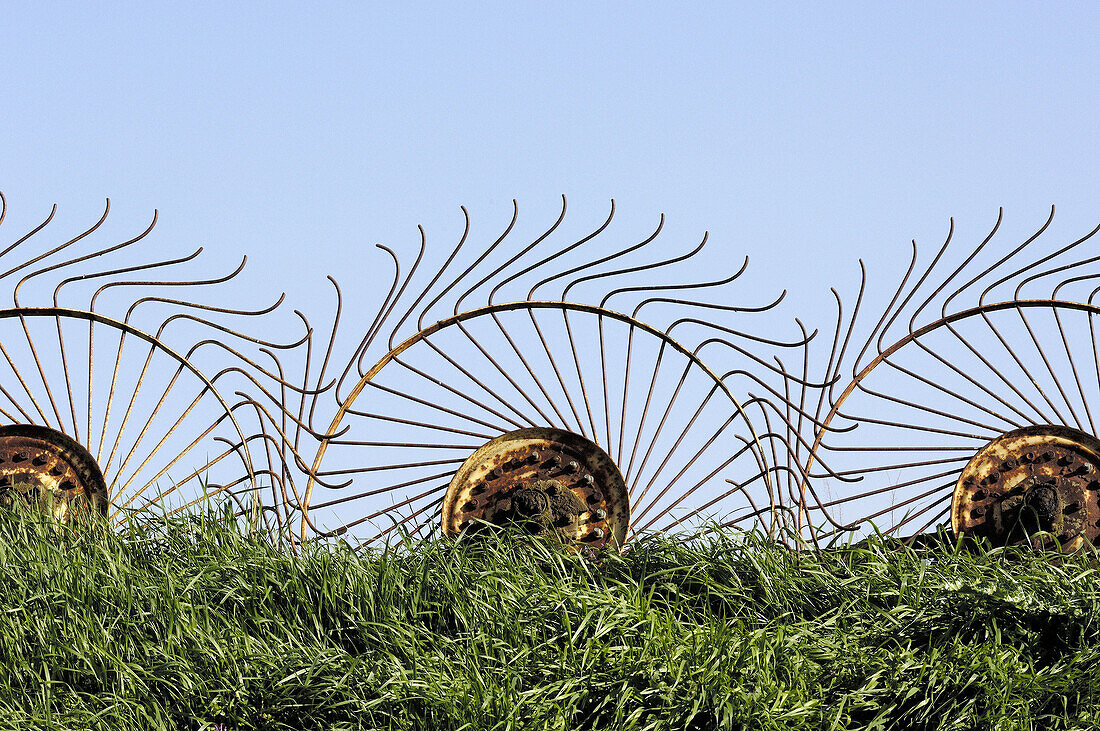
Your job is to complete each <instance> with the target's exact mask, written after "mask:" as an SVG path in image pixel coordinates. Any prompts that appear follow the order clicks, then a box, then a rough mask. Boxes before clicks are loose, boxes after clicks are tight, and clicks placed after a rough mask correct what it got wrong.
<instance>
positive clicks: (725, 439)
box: [284, 197, 812, 546]
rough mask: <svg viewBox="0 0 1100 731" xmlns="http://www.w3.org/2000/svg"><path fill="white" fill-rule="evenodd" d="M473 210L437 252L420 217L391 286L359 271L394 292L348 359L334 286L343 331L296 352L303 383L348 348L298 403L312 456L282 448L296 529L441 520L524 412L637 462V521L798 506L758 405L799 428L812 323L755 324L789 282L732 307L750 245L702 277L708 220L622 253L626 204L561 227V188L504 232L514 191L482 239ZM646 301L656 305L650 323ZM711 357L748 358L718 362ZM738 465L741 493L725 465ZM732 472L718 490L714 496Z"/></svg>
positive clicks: (742, 518) (740, 519)
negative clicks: (788, 328) (314, 436)
mask: <svg viewBox="0 0 1100 731" xmlns="http://www.w3.org/2000/svg"><path fill="white" fill-rule="evenodd" d="M462 214H463V232H462V234H461V236H460V238H459V240H458V242H457V244H454V245H453V246H451V247H448V248H445V249H442V250H438V251H437V250H436V249H435V248H434V247H431V246H429V244H428V238H427V233H426V232H425V231H424V230H423V229H421V230H420V242H419V246H418V247H417V249H416V254H415V260H414V261H413V263H412V264H411V266H409V267H408V268H407V269H406V268H404V267H402V265H401V264H400V257H399V256H398V255H397V254H396V253H394V251H393V250H392V249H389V248H385V247H380V248H383V250H384V251H385V253H386V254H387V255H388V256H389V257H390V258H391V259H392V262H393V275H392V277H390V278H387V279H386V281H387V282H388V286H387V287H385V288H384V289H383V290H379V289H378V282H377V281H371V279H372V278H371V277H370V275H369V272H366V273H365V275H364V280H363V281H361V282H356V288H357V290H367V291H379V300H378V303H377V305H376V310H375V312H374V314H373V315H371V316H369V317H367V318H366V320H368V321H369V325H367V326H366V327H365V328H364V329H363V330H361V331H360V333H361V334H360V335H359V336H356V337H354V338H352V340H353V341H354V342H357V343H358V344H357V346H356V347H355V348H354V349H353V350H352V351H351V353H350V354H349V355H346V356H337V355H335V351H337V350H339V349H340V346H341V344H342V343H344V342H345V340H344V339H343V338H341V337H340V336H338V335H337V332H336V331H337V328H338V326H339V322H340V320H341V313H342V307H343V299H342V297H341V296H340V295H339V292H340V289H339V287H337V288H336V291H337V295H338V296H337V301H336V305H335V309H334V311H333V314H332V316H331V322H332V325H331V327H330V328H328V333H327V342H328V345H327V347H326V349H325V350H324V351H317V352H312V351H311V353H310V357H309V359H308V360H307V361H306V362H304V363H301V364H299V368H300V370H301V372H302V373H303V374H304V375H303V377H302V379H301V381H300V382H301V383H302V384H303V387H304V384H306V383H309V382H310V378H311V377H310V376H309V374H311V373H318V374H324V373H327V372H328V370H329V368H330V366H331V365H332V364H333V363H334V362H336V363H340V364H341V365H340V366H338V367H337V368H336V369H335V370H338V371H339V375H338V376H336V377H335V386H334V388H333V389H332V390H331V391H330V392H326V393H324V394H321V393H318V394H316V395H315V396H313V397H305V401H308V403H304V402H303V403H302V404H301V405H300V409H299V410H300V412H301V413H306V414H308V419H307V421H308V426H309V429H310V430H312V431H314V432H316V433H320V434H321V437H320V438H319V439H318V441H317V444H316V451H315V455H314V456H313V458H312V459H311V460H306V461H308V462H309V467H308V469H307V468H305V467H304V466H303V464H302V463H303V460H302V459H301V457H300V455H301V454H303V453H304V451H305V448H304V445H303V444H299V443H298V442H297V441H295V443H294V444H293V447H294V450H295V455H296V456H295V457H294V458H291V459H288V460H287V464H288V465H289V464H293V465H294V467H295V468H296V470H297V471H298V472H299V473H300V474H299V475H298V476H297V477H295V478H294V479H292V480H290V482H295V483H296V484H301V483H302V482H304V483H305V488H304V490H301V491H300V492H296V493H295V501H296V503H295V504H296V505H298V506H300V508H301V511H300V514H299V515H298V516H297V518H296V519H297V520H298V527H297V531H298V537H299V539H300V540H303V541H304V540H308V539H310V538H311V537H325V536H341V537H343V538H344V539H345V540H347V541H349V542H350V543H352V544H353V545H357V546H362V545H373V544H376V543H379V542H384V541H386V540H391V539H393V538H396V537H397V536H400V535H413V536H432V535H437V534H438V532H439V525H438V524H439V520H440V512H439V510H440V505H441V502H442V497H443V495H444V493H445V491H446V490H447V487H448V484H449V483H450V481H451V478H452V477H453V476H454V474H455V472H456V471H457V470H458V468H459V467H460V466H461V465H462V463H463V462H464V460H465V459H466V458H467V457H468V456H469V455H471V454H472V453H473V452H474V451H475V450H477V449H478V448H479V447H481V446H482V445H483V444H485V443H486V442H487V441H488V440H490V439H493V438H495V437H497V436H500V435H502V434H506V433H508V432H510V431H513V430H517V429H521V428H527V427H552V428H556V429H562V430H566V431H570V432H573V433H575V434H578V435H581V436H583V437H585V438H586V439H588V440H591V441H592V442H593V443H595V444H596V445H598V446H599V447H600V448H601V449H602V450H604V451H606V452H607V453H608V455H610V456H611V457H612V459H613V460H614V461H615V462H616V464H617V465H618V468H619V470H620V472H621V473H622V475H623V477H624V478H625V481H626V485H627V488H628V490H629V493H630V496H631V497H630V499H631V510H632V514H633V530H634V531H635V532H640V531H643V530H645V531H649V530H678V529H679V528H680V527H683V526H687V525H696V524H701V523H703V522H704V521H706V520H721V521H722V522H725V523H729V524H733V525H742V526H749V525H755V524H757V523H758V522H760V521H764V522H766V523H767V526H768V529H770V530H772V531H778V530H779V529H780V527H781V525H782V524H784V523H785V522H787V521H788V520H789V519H790V518H791V516H792V515H793V513H794V511H792V510H789V509H788V508H789V506H788V505H787V504H784V505H783V506H781V507H782V508H783V509H779V508H778V507H775V506H776V505H777V503H776V497H775V489H774V485H773V484H772V483H773V482H774V465H773V460H774V454H773V453H771V452H770V451H769V449H768V448H767V447H766V442H767V441H768V439H769V437H768V435H767V434H766V433H764V432H762V431H761V430H760V429H759V428H758V427H756V426H754V423H755V421H756V420H757V417H755V416H753V415H752V412H754V411H756V410H759V409H760V408H761V404H767V406H766V407H764V408H765V410H767V411H768V412H769V413H771V414H778V417H775V416H772V417H771V418H778V419H779V421H780V422H781V423H783V424H784V426H783V429H784V430H785V433H790V432H792V431H793V430H794V427H793V426H792V425H790V424H787V423H786V416H785V411H786V409H785V408H784V407H782V406H779V405H777V403H778V401H777V400H776V398H775V397H776V395H781V394H782V393H783V386H782V385H781V384H782V383H783V382H784V381H785V380H786V379H788V378H789V377H790V376H789V374H787V373H786V372H785V371H783V370H782V368H781V367H778V366H776V365H774V364H773V362H772V360H771V358H772V356H774V355H775V354H777V353H781V352H785V351H790V350H792V349H793V350H799V349H802V348H804V347H805V344H806V342H807V341H808V340H809V339H810V338H811V337H812V334H807V333H803V334H802V335H801V336H796V337H793V338H792V339H790V340H789V341H787V340H782V339H776V338H765V337H762V336H760V335H757V334H753V333H752V332H751V329H752V328H753V326H754V322H756V323H759V322H760V321H761V320H762V313H766V312H769V311H771V310H772V309H774V308H775V307H776V306H777V305H778V303H779V302H780V301H781V300H782V296H779V297H777V298H773V299H772V300H771V301H768V302H765V303H754V304H752V305H750V306H736V305H731V304H728V303H727V302H728V300H729V296H730V292H731V289H730V287H731V285H733V283H734V281H735V280H736V279H738V278H739V277H740V276H741V275H742V274H743V273H744V272H745V267H746V265H747V259H746V260H745V263H744V264H741V265H740V267H739V268H738V269H737V270H736V271H734V272H731V273H730V274H729V275H728V276H718V277H713V278H711V279H708V280H703V281H699V280H698V279H695V278H694V277H693V273H696V272H698V271H701V270H707V271H711V270H712V269H714V268H715V267H714V262H708V264H706V265H703V264H701V263H697V262H700V261H701V259H700V258H699V257H702V256H703V255H704V253H705V249H706V246H707V244H708V238H707V237H706V236H704V237H703V238H702V240H701V241H697V242H696V243H695V244H691V245H689V246H686V247H683V248H680V247H675V248H677V249H678V252H676V253H672V254H669V253H667V252H668V246H669V244H661V247H660V250H661V253H660V254H659V255H657V256H654V255H652V254H649V253H648V252H650V251H651V250H652V251H657V250H658V243H657V242H658V241H659V237H660V236H661V233H662V229H663V225H664V219H663V217H662V218H661V220H660V221H659V222H658V224H657V226H656V227H655V229H654V230H653V231H652V232H651V233H650V234H649V235H648V236H645V237H642V238H640V239H637V240H635V241H634V242H629V243H627V244H626V245H622V246H618V247H617V248H612V249H611V250H610V251H609V250H608V248H607V244H606V242H605V239H606V238H607V236H608V235H609V234H606V233H605V232H608V231H609V230H610V228H611V224H612V221H613V219H614V215H615V212H614V203H612V206H611V210H610V212H609V214H608V216H607V217H606V219H604V220H603V221H602V222H601V223H599V224H598V225H597V226H595V228H593V229H592V230H591V231H590V232H589V233H587V234H585V235H582V236H580V237H578V238H575V239H572V240H566V241H560V240H558V239H557V238H556V232H557V231H558V230H559V228H560V226H561V224H562V222H563V220H564V219H565V214H566V203H565V199H564V197H563V199H562V207H561V212H560V214H559V215H558V216H557V218H556V220H555V221H554V222H553V223H552V224H551V225H550V226H549V227H548V228H546V229H545V230H544V232H543V233H541V234H540V235H538V236H536V237H535V238H534V239H533V240H531V241H530V242H527V243H525V244H521V245H515V244H512V243H511V241H510V238H509V237H510V236H511V235H512V232H513V229H514V228H515V226H516V223H517V220H518V207H515V206H514V208H513V215H512V217H511V220H510V221H508V223H507V225H506V226H505V227H504V228H503V229H502V230H501V231H500V232H499V233H496V234H493V235H490V236H489V237H487V243H486V244H484V245H480V246H478V245H476V244H475V242H476V241H477V239H478V237H479V234H478V233H476V232H475V231H474V229H473V226H472V224H471V221H470V217H469V215H468V213H467V212H466V210H465V209H462ZM590 251H591V252H593V253H588V252H590ZM431 262H439V263H438V264H435V265H433V264H431ZM739 263H740V262H739ZM374 271H377V270H376V269H375V270H374ZM685 277H690V278H689V279H687V280H685V279H684V278H685ZM373 279H375V280H377V279H378V277H377V275H375V276H374V277H373ZM662 291H664V292H669V293H671V292H674V291H675V292H677V293H682V295H681V296H676V297H674V296H659V294H660V293H661V292H662ZM508 292H515V293H517V294H519V293H523V292H526V295H525V296H524V295H522V294H520V295H519V296H518V298H513V299H509V296H508V295H507V294H506V293H508ZM696 293H698V294H699V296H703V297H705V296H707V295H708V293H709V295H710V296H715V297H718V298H720V301H715V302H711V301H708V300H706V299H693V298H692V296H693V295H695V294H696ZM721 300H725V301H721ZM643 310H645V311H646V312H648V313H649V314H651V315H656V317H655V318H654V317H649V318H647V319H645V320H643V319H641V313H642V312H643ZM699 313H705V316H699ZM383 335H384V337H383ZM702 351H707V353H706V354H704V353H703V352H702ZM709 354H717V355H719V356H720V357H719V358H718V360H719V361H721V362H722V364H723V365H725V364H726V363H727V362H730V363H737V364H740V365H741V368H740V369H723V370H720V371H716V370H712V367H711V365H710V364H709V363H710V361H709V360H707V359H704V357H703V356H704V355H708V358H709ZM760 364H763V368H764V369H766V370H767V371H768V374H767V376H766V377H764V379H761V378H760V377H758V380H757V382H764V380H768V381H771V382H773V383H772V385H769V386H768V388H769V389H770V390H769V392H768V393H767V394H766V395H765V396H764V397H762V398H753V397H750V396H748V395H747V394H745V393H743V392H739V384H738V381H739V375H738V374H740V373H747V372H749V371H750V370H756V369H759V368H760ZM726 370H729V371H730V373H727V375H726V376H721V375H720V373H723V372H725V371H726ZM316 378H317V381H316V384H315V390H317V391H319V390H320V380H321V379H320V377H319V376H317V377H316ZM284 411H285V412H292V411H294V409H293V408H290V407H286V408H284ZM315 419H317V420H318V421H322V423H323V421H324V419H327V420H328V426H327V427H321V426H318V425H317V422H316V421H314V420H315ZM291 471H293V470H291ZM734 475H736V478H735V479H736V480H737V487H736V488H735V489H733V490H730V489H728V487H729V486H728V485H727V484H726V483H725V482H723V479H725V478H727V477H730V476H734ZM334 479H335V480H337V481H338V482H335V483H333V482H328V480H334ZM718 485H721V486H722V487H721V492H722V493H723V494H722V495H720V496H718V497H715V494H714V493H715V489H716V486H718ZM787 503H789V500H788V501H787ZM761 506H765V507H764V508H763V509H761ZM761 516H763V518H761ZM285 517H286V518H287V520H294V519H295V518H294V516H289V515H287V516H285Z"/></svg>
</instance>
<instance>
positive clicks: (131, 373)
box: [0, 195, 305, 533]
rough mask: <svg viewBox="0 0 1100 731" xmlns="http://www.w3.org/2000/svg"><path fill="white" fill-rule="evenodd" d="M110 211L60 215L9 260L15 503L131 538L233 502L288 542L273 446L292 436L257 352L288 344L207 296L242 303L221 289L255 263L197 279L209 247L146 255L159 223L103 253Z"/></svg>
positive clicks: (8, 437) (10, 482) (6, 410)
mask: <svg viewBox="0 0 1100 731" xmlns="http://www.w3.org/2000/svg"><path fill="white" fill-rule="evenodd" d="M0 204H2V208H0V223H3V221H4V218H5V215H6V213H7V202H6V200H5V199H4V198H3V196H2V195H0ZM109 211H110V202H109V201H108V203H107V206H106V207H105V209H104V211H103V214H102V216H101V217H100V218H99V220H98V221H96V222H95V223H94V225H92V226H91V227H89V228H86V229H82V230H77V231H76V232H69V233H68V234H66V235H64V236H55V235H54V233H53V232H54V231H55V230H57V229H58V228H60V227H61V224H59V223H54V225H53V226H51V227H49V228H47V226H48V225H49V224H51V222H53V220H54V218H55V215H56V212H57V206H54V207H53V209H52V210H51V211H50V213H49V215H48V216H47V217H46V219H45V220H44V221H42V222H41V223H39V224H37V225H35V226H34V227H33V228H32V229H31V230H30V231H29V232H27V233H25V234H23V235H21V236H19V237H18V238H16V239H15V240H14V241H13V242H12V243H11V244H10V245H8V246H6V247H5V248H3V250H0V279H6V280H7V281H8V282H10V283H11V289H10V292H11V297H12V300H11V302H12V304H11V305H10V306H8V307H5V308H0V419H2V420H3V423H4V425H3V426H0V504H9V505H10V504H12V503H13V502H14V501H15V500H26V501H30V502H37V503H39V504H42V505H47V504H48V505H50V506H52V507H51V510H53V512H54V513H55V515H57V516H58V517H62V518H65V517H66V516H67V515H68V514H70V512H72V511H75V510H77V509H82V508H81V507H80V506H87V507H90V508H91V509H94V510H96V511H99V512H102V513H105V514H106V515H107V516H109V518H110V520H111V521H113V522H114V523H115V524H116V525H118V526H120V527H123V528H124V527H125V526H126V525H127V521H128V520H130V519H131V518H132V517H134V516H135V515H142V513H140V512H138V511H139V509H141V508H149V507H154V506H155V507H156V508H157V509H158V510H160V511H162V513H166V514H169V515H170V514H175V513H178V512H180V511H183V510H186V509H189V508H191V507H193V506H195V505H197V504H198V503H200V502H202V501H205V500H207V499H210V498H212V497H216V496H220V497H221V498H224V499H226V500H229V501H231V503H232V505H234V506H235V510H236V514H237V516H238V518H240V519H241V520H242V521H246V522H248V523H250V524H252V525H254V526H260V525H263V526H265V527H268V528H271V529H272V532H273V533H277V531H278V525H277V524H278V521H279V516H280V515H281V514H280V513H279V512H278V511H277V510H276V505H277V504H280V503H281V501H282V500H283V496H282V495H281V494H279V492H280V491H279V487H278V479H277V478H278V474H279V473H278V471H276V470H273V469H272V463H271V462H270V461H268V460H267V456H266V454H265V449H266V447H267V445H268V444H269V443H271V442H274V443H275V444H276V445H278V443H279V439H278V438H277V437H276V436H272V433H271V430H265V427H266V425H267V422H268V421H270V420H269V419H266V418H265V416H264V415H265V414H269V413H270V414H278V413H280V410H279V409H280V406H278V405H273V404H277V403H278V399H274V400H272V399H269V398H267V397H266V396H265V394H267V393H268V392H269V391H270V390H271V388H272V387H271V381H272V379H271V378H269V377H268V376H267V375H265V374H266V373H268V369H266V368H263V367H260V366H258V365H257V364H256V361H255V360H254V359H253V358H260V357H264V356H262V355H260V353H262V352H264V351H269V349H270V348H285V347H288V346H287V345H284V344H276V343H267V342H265V341H263V340H261V339H259V338H257V337H255V336H253V335H249V334H247V333H246V332H245V331H243V330H241V329H240V324H241V323H255V321H257V320H259V319H260V317H261V316H262V315H265V314H267V313H269V312H271V311H272V310H273V309H274V307H266V308H263V309H259V310H244V309H236V308H231V307H227V306H219V305H215V304H211V303H208V302H206V301H205V298H206V297H207V296H209V295H208V294H207V293H210V294H219V295H220V296H222V297H223V298H227V297H228V296H229V295H228V294H227V291H226V288H225V287H224V286H219V285H224V284H226V283H228V282H231V281H232V280H233V279H234V278H235V277H237V275H238V274H239V273H240V272H241V269H242V268H243V265H244V262H243V261H242V263H241V266H238V267H237V268H236V270H234V271H231V272H228V273H226V274H224V275H222V276H217V277H201V276H199V277H191V276H188V275H189V274H190V273H191V268H190V264H191V262H193V261H194V260H195V259H196V257H198V256H199V254H200V253H201V251H202V249H201V248H200V249H199V250H197V251H195V252H193V253H191V254H189V255H186V256H181V257H178V258H173V259H161V258H153V259H149V258H147V257H145V256H143V253H144V251H145V244H146V243H147V242H148V240H149V236H150V234H151V232H152V231H153V227H154V225H155V224H156V218H157V217H156V215H155V214H154V216H153V220H152V222H151V223H149V225H148V227H147V228H145V230H144V231H142V232H141V233H139V234H138V235H137V236H134V237H132V238H128V239H125V240H123V241H121V242H117V243H111V244H109V245H95V244H93V243H92V242H93V241H94V240H95V239H96V238H97V236H96V235H95V234H96V232H97V231H98V230H99V229H100V228H101V227H103V226H104V223H105V222H106V220H107V217H108V213H109ZM46 241H49V243H45V242H46ZM38 242H42V244H39V243H38ZM176 272H179V274H176V275H175V276H172V275H173V274H175V273H176ZM280 301H281V298H280ZM277 304H278V303H276V305H277ZM302 327H303V328H304V327H305V325H303V326H302ZM303 342H304V338H303ZM291 345H293V344H291ZM249 348H250V349H251V351H256V352H255V353H251V352H250V351H249V350H248V349H249ZM272 357H273V356H272ZM265 380H266V381H267V383H265ZM276 390H277V387H276ZM257 446H259V449H257V448H256V447H257ZM70 508H71V510H70Z"/></svg>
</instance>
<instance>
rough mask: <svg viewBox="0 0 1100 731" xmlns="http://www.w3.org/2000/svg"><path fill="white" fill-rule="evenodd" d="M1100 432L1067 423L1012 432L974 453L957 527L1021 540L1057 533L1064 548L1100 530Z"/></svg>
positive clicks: (957, 506) (954, 516)
mask: <svg viewBox="0 0 1100 731" xmlns="http://www.w3.org/2000/svg"><path fill="white" fill-rule="evenodd" d="M1098 476H1100V439H1097V438H1096V437H1094V436H1092V435H1090V434H1086V433H1085V432H1082V431H1079V430H1077V429H1072V428H1069V427H1065V426H1055V425H1039V426H1029V427H1024V428H1022V429H1015V430H1013V431H1010V432H1006V433H1005V434H1002V435H1001V436H999V437H997V438H996V439H994V440H992V441H991V442H989V443H988V444H986V445H985V446H984V447H982V448H981V449H980V450H978V452H977V454H975V455H974V457H973V459H971V460H970V462H969V463H968V464H967V465H966V467H965V468H964V469H963V471H962V473H961V474H960V475H959V480H958V482H957V483H956V486H955V492H954V495H953V496H952V500H951V527H952V529H953V530H954V531H955V533H956V534H964V535H968V536H974V537H984V538H987V539H989V540H990V541H991V542H993V543H995V544H1007V543H1016V542H1020V541H1022V540H1026V539H1027V538H1029V537H1030V536H1031V535H1032V534H1034V533H1037V532H1040V531H1041V532H1044V533H1048V534H1050V535H1052V536H1053V537H1054V538H1055V539H1056V540H1057V541H1058V545H1060V546H1061V548H1062V550H1063V551H1073V550H1077V549H1078V548H1080V547H1081V546H1083V545H1084V544H1085V543H1086V542H1090V543H1091V542H1095V541H1096V539H1097V537H1100V482H1098Z"/></svg>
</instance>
